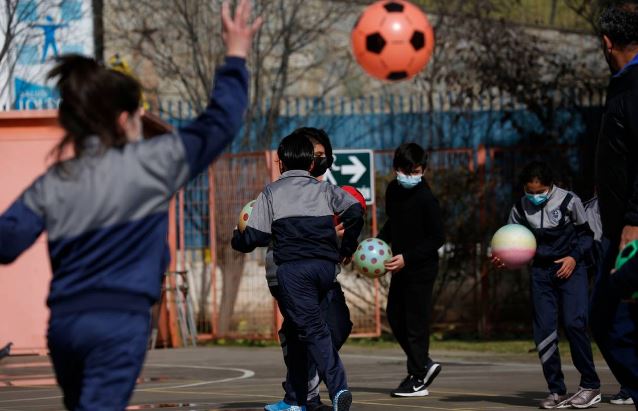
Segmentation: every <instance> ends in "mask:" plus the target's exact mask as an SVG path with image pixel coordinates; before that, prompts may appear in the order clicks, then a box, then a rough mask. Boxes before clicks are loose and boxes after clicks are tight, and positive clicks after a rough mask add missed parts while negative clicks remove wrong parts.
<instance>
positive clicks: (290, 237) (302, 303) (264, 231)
mask: <svg viewBox="0 0 638 411" xmlns="http://www.w3.org/2000/svg"><path fill="white" fill-rule="evenodd" d="M277 154H278V156H279V165H280V170H281V171H282V175H281V177H280V178H279V179H278V180H277V181H275V182H273V183H271V184H269V185H267V186H266V188H265V189H264V191H263V192H262V193H261V194H260V195H259V197H258V198H257V201H256V203H255V206H254V208H253V212H252V214H251V217H250V219H249V220H248V225H247V226H246V229H245V230H244V231H243V232H242V233H240V232H239V231H237V230H235V233H234V235H233V240H232V246H233V248H234V249H235V250H238V251H241V252H245V253H247V252H251V251H252V250H254V249H255V248H256V247H259V246H262V247H265V246H268V245H269V244H270V242H271V241H272V244H273V257H274V263H275V264H276V265H277V266H278V268H277V283H278V289H279V296H278V302H279V306H280V308H281V310H282V314H283V316H284V321H288V322H289V323H290V324H291V327H292V330H293V331H294V332H291V333H290V335H286V337H287V341H288V357H289V360H288V367H289V369H288V371H289V378H290V381H291V383H292V386H293V388H294V391H295V395H296V399H297V403H298V404H299V406H298V408H297V409H301V410H306V403H307V391H308V355H310V357H311V358H312V361H313V362H314V364H316V366H317V370H318V372H319V376H320V378H321V379H322V380H323V381H325V382H326V385H327V386H328V391H329V393H330V398H331V400H332V404H333V409H334V410H335V411H347V410H349V409H350V404H351V403H352V395H351V394H350V391H349V390H348V385H347V381H346V374H345V370H344V368H343V365H342V363H341V360H340V359H339V354H338V352H337V350H336V349H335V347H334V346H333V344H332V341H331V336H330V330H329V329H328V326H327V325H326V323H325V321H324V320H323V319H322V318H321V308H320V302H321V300H323V298H325V296H326V294H327V293H328V292H329V290H330V289H331V288H332V287H333V285H334V282H335V278H336V273H337V268H336V266H337V264H338V263H339V262H348V261H349V260H350V259H351V256H352V254H353V253H354V250H355V249H356V247H357V237H358V235H359V233H360V231H361V228H362V227H363V210H362V208H361V206H360V205H359V203H358V202H357V201H356V200H355V199H354V198H353V197H352V196H350V195H348V194H347V193H346V192H344V191H343V190H341V189H340V188H339V187H335V186H332V185H330V184H328V183H327V182H320V181H318V180H317V179H316V178H314V177H313V176H312V175H311V174H310V171H311V170H312V169H313V167H314V166H315V164H317V161H316V159H315V156H314V147H313V144H312V142H311V141H310V139H308V137H307V136H306V135H304V134H300V133H297V134H295V133H293V134H291V135H289V136H287V137H285V138H284V139H283V140H282V141H281V143H280V144H279V148H278V150H277ZM334 214H338V215H339V217H340V218H341V221H342V222H343V223H344V229H345V231H344V234H343V239H342V243H341V247H338V246H337V235H336V232H335V227H334V225H333V219H332V218H333V215H334Z"/></svg>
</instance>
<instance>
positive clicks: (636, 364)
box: [591, 239, 638, 409]
mask: <svg viewBox="0 0 638 411" xmlns="http://www.w3.org/2000/svg"><path fill="white" fill-rule="evenodd" d="M618 252H619V250H618V248H617V246H613V247H612V246H610V242H609V241H608V240H607V239H603V261H602V263H601V267H600V271H599V272H598V277H597V278H596V285H595V286H594V293H593V295H592V307H591V325H592V332H593V335H594V339H595V340H596V343H597V344H598V347H599V348H600V352H601V353H602V354H603V357H604V358H605V361H606V362H607V364H608V365H609V368H610V369H611V371H612V373H613V374H614V376H615V377H616V379H617V380H618V382H619V383H620V385H621V386H622V387H623V389H624V390H625V391H626V392H627V393H628V394H629V395H631V397H632V398H633V400H634V403H635V404H636V407H637V408H636V409H638V304H636V303H628V302H623V301H621V300H620V299H619V298H618V296H617V295H616V294H615V293H614V292H613V291H612V290H611V289H610V288H609V277H610V275H613V274H610V272H611V269H612V268H613V266H614V260H615V258H616V256H617V255H618Z"/></svg>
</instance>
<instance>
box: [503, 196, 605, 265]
mask: <svg viewBox="0 0 638 411" xmlns="http://www.w3.org/2000/svg"><path fill="white" fill-rule="evenodd" d="M508 223H509V224H522V225H524V226H526V227H528V228H529V229H530V230H531V231H532V232H533V233H534V236H535V237H536V243H537V248H536V256H535V257H534V264H536V265H538V264H540V265H547V264H553V263H554V261H555V260H558V259H560V258H563V257H567V256H570V257H573V258H574V259H575V260H576V261H577V262H581V261H583V258H584V257H585V256H586V254H587V253H588V252H589V251H590V249H591V247H592V245H593V242H594V233H593V232H592V231H591V229H590V228H589V224H588V222H587V215H586V214H585V208H584V207H583V203H582V202H581V200H580V198H578V196H577V195H576V194H574V193H572V192H570V191H567V190H563V189H562V188H559V187H556V186H554V187H553V188H552V189H551V191H550V192H549V199H548V200H547V201H546V202H545V203H544V204H542V205H540V206H536V205H534V204H532V203H531V202H530V201H529V200H528V199H527V197H523V198H522V199H521V200H520V201H518V202H517V203H516V204H515V205H514V207H512V211H511V212H510V216H509V221H508Z"/></svg>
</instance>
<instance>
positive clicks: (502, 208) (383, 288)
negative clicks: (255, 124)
mask: <svg viewBox="0 0 638 411" xmlns="http://www.w3.org/2000/svg"><path fill="white" fill-rule="evenodd" d="M581 154H582V147H580V146H565V147H556V148H547V149H539V148H537V147H515V148H514V147H512V148H503V147H493V148H486V147H483V146H480V147H478V148H458V149H441V150H432V151H431V152H430V155H429V167H428V173H427V179H428V180H429V182H430V184H431V186H432V189H433V191H434V193H435V195H436V196H437V197H438V199H439V202H440V204H441V208H442V210H443V217H444V220H445V228H446V231H447V243H446V245H445V246H444V247H443V249H442V250H440V255H441V263H440V272H439V277H438V280H437V284H436V287H435V304H434V310H433V317H434V322H435V327H436V328H438V329H442V330H446V331H447V332H454V330H458V331H459V332H460V331H463V332H479V333H481V334H483V335H489V334H490V333H492V332H503V331H516V332H527V331H529V322H528V321H525V319H526V318H527V317H528V316H529V313H528V311H529V310H528V307H529V299H528V293H527V287H528V282H527V273H526V272H525V271H518V272H506V273H503V272H497V271H494V270H492V269H491V266H490V265H489V264H488V258H487V255H488V244H489V238H490V236H491V234H492V233H493V232H494V231H495V230H496V229H497V228H498V227H500V226H501V225H503V224H504V223H505V221H506V217H507V214H508V212H509V209H510V208H511V205H512V204H513V201H515V199H517V198H518V197H519V196H520V192H519V191H520V188H519V187H517V184H516V181H517V179H516V175H517V173H518V171H520V167H522V165H524V163H525V162H526V161H528V160H531V159H535V158H545V159H548V160H550V161H553V162H554V163H557V162H564V163H566V164H568V163H569V162H570V161H573V162H574V164H573V168H571V169H570V170H569V171H567V172H563V173H561V174H562V175H563V176H565V178H564V179H563V182H564V184H563V186H565V187H570V186H572V185H573V177H574V176H577V175H578V174H580V169H579V168H578V164H579V163H578V161H577V159H578V158H580V156H581ZM375 162H376V164H375V169H376V179H377V193H376V200H377V206H376V207H374V208H372V209H371V211H370V213H369V214H368V220H367V223H366V226H365V228H364V232H363V233H362V236H361V238H365V237H368V236H371V235H373V234H374V232H373V230H374V227H373V226H374V224H373V218H377V219H378V221H379V226H381V225H382V224H383V223H384V221H385V210H384V191H385V187H386V185H387V183H388V182H389V181H390V180H391V178H392V168H391V162H392V151H391V150H380V151H376V152H375ZM271 167H272V156H271V152H270V151H267V152H253V153H243V154H227V155H224V156H222V157H221V158H219V159H218V160H217V161H216V162H215V164H214V165H213V166H212V167H211V168H210V170H209V171H208V172H207V173H204V174H202V175H201V176H199V177H198V178H196V179H195V180H193V181H192V182H191V183H190V184H189V185H188V186H187V187H186V188H185V189H184V190H182V191H181V192H180V193H179V194H178V195H177V201H176V202H175V207H176V216H177V218H176V222H175V224H176V229H175V230H174V232H175V233H176V234H175V236H176V237H177V238H176V240H175V241H174V243H175V247H176V257H177V258H176V260H177V266H176V269H177V270H178V271H185V272H186V273H187V276H186V278H187V279H188V282H189V287H188V289H189V293H190V294H189V295H190V299H191V301H192V302H193V307H194V308H193V312H194V315H195V318H196V319H197V330H198V332H199V335H200V339H201V338H204V339H206V338H241V339H274V338H276V331H277V329H278V327H279V325H280V322H281V317H280V315H279V312H278V310H277V306H276V304H275V302H274V300H273V299H272V297H271V296H270V294H269V291H268V288H267V284H266V281H265V268H264V256H265V251H264V250H260V249H258V250H256V251H255V252H253V253H251V254H248V255H246V256H244V255H242V254H240V253H237V252H235V251H233V250H232V249H231V247H230V238H231V234H232V230H233V228H234V227H235V226H236V224H237V221H238V214H239V211H240V210H241V208H242V207H243V206H244V204H246V203H247V202H248V201H250V200H252V199H254V198H256V196H257V195H258V193H259V192H261V191H262V189H263V187H264V186H265V185H266V184H267V183H268V182H270V181H271V176H272V175H273V173H272V168H271ZM211 188H212V189H211ZM211 215H213V216H214V219H212V220H211V218H210V216H211ZM189 237H190V240H188V241H186V240H185V239H186V238H189ZM389 277H390V276H386V277H383V278H382V279H380V280H379V281H378V282H372V281H370V280H369V279H367V278H363V277H361V276H358V275H357V274H356V273H355V272H354V271H353V270H352V269H351V268H350V267H345V269H344V270H343V272H342V274H341V275H340V277H339V279H340V282H341V283H342V286H343V289H344V291H345V294H346V299H347V302H348V305H349V307H350V310H351V314H352V320H353V323H354V333H353V335H354V336H376V335H380V333H381V332H382V331H383V330H384V329H385V330H387V328H386V326H385V317H384V310H383V307H384V306H385V301H386V298H387V291H388V287H389V280H390V278H389Z"/></svg>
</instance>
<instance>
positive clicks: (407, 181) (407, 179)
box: [397, 173, 423, 189]
mask: <svg viewBox="0 0 638 411" xmlns="http://www.w3.org/2000/svg"><path fill="white" fill-rule="evenodd" d="M422 178H423V176H421V175H416V176H408V175H405V174H403V173H397V181H398V182H399V184H401V187H403V188H408V189H409V188H414V187H416V186H417V184H419V183H420V182H421V179H422Z"/></svg>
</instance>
